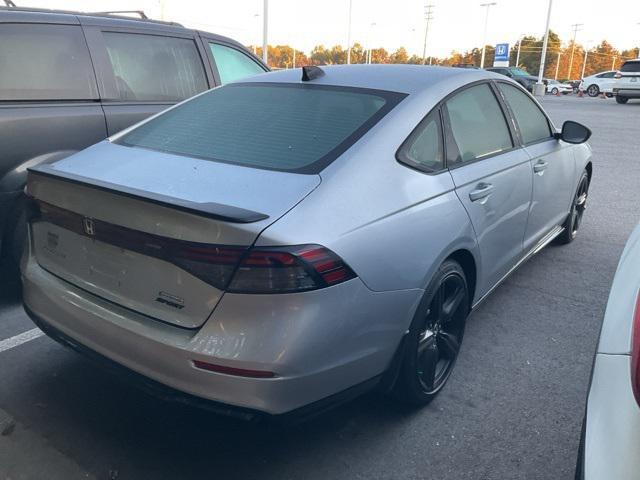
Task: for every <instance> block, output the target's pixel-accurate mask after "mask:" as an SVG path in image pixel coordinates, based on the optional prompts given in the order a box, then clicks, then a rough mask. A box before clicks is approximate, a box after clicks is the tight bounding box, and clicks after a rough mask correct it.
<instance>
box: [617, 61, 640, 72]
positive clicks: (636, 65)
mask: <svg viewBox="0 0 640 480" xmlns="http://www.w3.org/2000/svg"><path fill="white" fill-rule="evenodd" d="M620 71H621V72H640V62H627V63H625V64H624V65H622V68H621V69H620Z"/></svg>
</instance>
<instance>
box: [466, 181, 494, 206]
mask: <svg viewBox="0 0 640 480" xmlns="http://www.w3.org/2000/svg"><path fill="white" fill-rule="evenodd" d="M491 192H493V185H491V184H490V183H484V182H480V183H479V184H478V185H476V189H475V190H471V191H470V192H469V199H470V200H471V201H472V202H477V201H478V200H482V199H483V198H487V197H488V196H489V195H491Z"/></svg>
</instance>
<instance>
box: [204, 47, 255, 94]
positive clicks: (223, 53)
mask: <svg viewBox="0 0 640 480" xmlns="http://www.w3.org/2000/svg"><path fill="white" fill-rule="evenodd" d="M209 48H210V49H211V54H212V55H213V59H214V60H215V62H216V66H217V67H218V73H219V74H220V82H221V83H222V84H223V85H224V84H225V83H229V82H233V81H235V80H238V79H240V78H244V77H249V76H251V75H257V74H259V73H264V69H263V68H262V67H261V66H260V65H259V64H258V63H256V62H255V61H254V60H253V59H251V57H249V56H248V55H246V54H244V53H242V52H241V51H240V50H237V49H235V48H232V47H227V46H225V45H220V44H219V43H209Z"/></svg>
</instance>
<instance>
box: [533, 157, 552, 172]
mask: <svg viewBox="0 0 640 480" xmlns="http://www.w3.org/2000/svg"><path fill="white" fill-rule="evenodd" d="M547 165H549V164H548V163H547V162H545V161H544V160H538V161H537V163H536V164H535V165H534V166H533V172H534V173H540V174H542V172H544V171H545V170H546V168H547Z"/></svg>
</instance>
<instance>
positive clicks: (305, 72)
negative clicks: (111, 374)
mask: <svg viewBox="0 0 640 480" xmlns="http://www.w3.org/2000/svg"><path fill="white" fill-rule="evenodd" d="M590 133H591V132H590V131H589V129H588V128H586V127H584V126H582V125H580V124H578V123H575V122H566V123H565V124H564V125H563V128H562V129H561V131H557V130H556V128H555V126H554V125H553V123H552V122H551V120H550V119H549V117H548V116H547V115H546V113H545V112H544V110H543V109H542V108H541V107H540V105H539V104H538V103H537V102H536V101H535V100H534V99H533V98H532V97H531V96H530V95H529V94H528V93H527V92H526V91H524V90H523V89H522V88H521V87H520V86H519V85H518V84H516V83H514V82H513V81H511V80H510V79H508V78H506V77H504V76H501V75H497V74H492V73H490V72H485V71H482V70H465V69H455V68H442V67H424V66H407V65H370V66H369V65H358V66H334V67H322V68H319V67H305V68H303V69H292V70H286V71H279V72H273V73H268V74H264V75H259V76H256V77H252V78H251V79H248V80H243V81H241V82H238V83H232V84H228V85H226V86H223V87H221V88H216V89H214V90H211V91H208V92H205V93H203V94H201V95H199V96H196V97H194V98H192V99H190V100H187V101H185V102H183V103H182V104H179V105H177V106H175V107H173V108H171V109H169V110H167V111H165V112H164V113H161V114H159V115H157V116H155V117H152V118H151V119H149V120H147V121H144V122H142V123H140V124H138V125H136V126H134V127H132V128H130V129H127V130H125V131H123V132H121V133H119V134H117V135H115V136H113V137H111V138H109V139H107V140H106V141H103V142H100V143H98V144H96V145H94V146H92V147H90V148H88V149H86V150H84V151H82V152H80V153H77V154H75V155H72V156H70V157H68V158H66V159H63V160H60V161H57V162H55V163H52V164H50V165H40V166H37V167H33V168H31V169H30V171H29V177H28V186H27V191H26V193H27V195H28V197H29V198H30V203H31V211H30V228H29V237H28V243H29V244H28V248H26V252H25V255H24V257H23V265H22V275H23V285H24V304H25V308H26V311H27V312H28V313H29V315H30V316H31V317H32V318H33V320H34V321H35V322H36V324H37V325H39V326H40V327H41V328H42V329H43V330H44V331H45V332H47V333H48V334H49V335H50V336H52V337H53V338H56V339H58V340H59V341H61V342H63V343H65V344H67V345H70V346H73V347H76V348H78V349H81V350H83V351H85V352H87V353H89V354H93V355H94V356H96V357H98V358H100V359H101V360H104V361H105V362H108V363H110V364H115V365H118V366H119V367H124V369H125V370H126V371H128V372H135V373H133V375H135V376H137V377H139V378H141V379H144V383H147V384H153V385H155V386H158V387H162V388H163V389H165V388H166V389H168V390H169V391H171V392H172V393H174V394H176V395H185V396H186V397H187V398H189V399H191V400H206V403H207V404H210V405H216V406H220V408H223V409H228V411H237V410H238V409H240V411H242V412H245V413H247V412H248V414H254V413H256V414H258V415H260V414H264V413H267V414H272V415H273V414H283V413H291V414H292V415H295V414H296V413H300V412H306V411H313V410H314V409H316V408H326V406H328V405H331V404H333V403H334V402H337V401H342V400H344V399H346V398H349V397H351V396H353V395H356V394H358V393H359V392H361V391H363V390H366V389H368V388H373V387H377V388H379V389H382V390H384V391H387V392H391V393H393V394H394V395H396V396H397V397H399V398H401V399H403V400H405V401H408V402H411V403H413V404H418V405H419V404H425V403H427V402H429V401H430V400H431V399H432V398H433V397H434V396H435V395H436V394H437V393H438V392H439V391H440V390H441V389H442V387H443V386H444V385H445V383H446V382H447V380H448V378H449V376H450V374H451V371H452V369H453V366H454V364H455V361H456V358H457V356H458V352H459V350H460V344H461V341H462V336H463V333H464V327H465V320H466V318H467V316H468V314H469V313H470V311H471V310H472V309H473V308H474V307H476V306H477V305H478V304H479V303H480V302H481V301H482V300H483V299H484V298H485V297H486V296H487V295H488V294H489V293H490V292H491V291H492V290H493V289H494V288H495V287H496V286H497V285H498V284H499V283H500V282H501V281H502V280H504V279H505V278H506V277H507V276H508V275H509V273H511V272H512V271H513V270H514V269H515V268H516V267H518V266H519V265H520V264H522V263H523V262H524V261H525V260H527V259H528V258H529V257H530V256H531V255H533V254H534V253H536V252H537V251H539V250H540V249H541V248H542V247H544V246H545V245H547V244H548V243H550V242H551V241H552V240H554V239H555V240H556V241H558V242H560V243H569V242H571V241H572V240H573V238H574V237H575V236H576V234H577V232H578V228H579V226H580V221H581V219H582V215H583V212H584V209H585V205H586V200H587V194H588V187H589V182H590V180H591V172H592V165H591V160H590V156H591V150H590V147H589V146H588V145H587V144H586V143H585V142H586V140H587V139H588V138H589V135H590ZM225 411H227V410H225Z"/></svg>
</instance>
